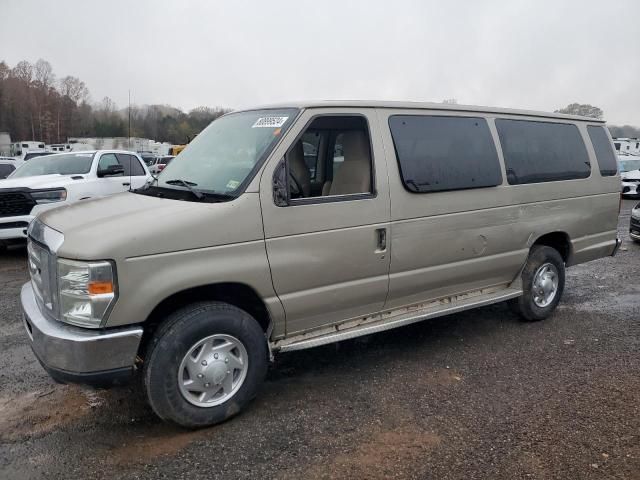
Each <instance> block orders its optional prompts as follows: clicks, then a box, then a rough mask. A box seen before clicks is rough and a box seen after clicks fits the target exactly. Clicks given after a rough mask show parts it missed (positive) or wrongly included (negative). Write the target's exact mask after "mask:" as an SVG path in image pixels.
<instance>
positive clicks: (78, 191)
mask: <svg viewBox="0 0 640 480" xmlns="http://www.w3.org/2000/svg"><path fill="white" fill-rule="evenodd" d="M152 178H153V177H151V175H150V174H149V170H147V167H146V165H145V164H144V162H143V161H142V160H141V159H140V157H139V156H138V155H137V154H136V153H133V152H126V151H120V150H93V151H86V152H72V153H60V154H54V155H47V156H43V157H37V158H33V159H31V160H29V161H28V162H24V163H23V164H22V165H21V166H20V167H19V168H18V169H17V170H15V171H14V172H13V173H12V174H11V175H10V176H9V178H7V179H4V180H0V246H3V245H4V244H7V243H9V241H10V240H15V239H23V238H26V229H27V226H28V225H29V222H31V220H32V219H33V218H34V217H35V216H37V215H38V214H39V213H41V212H43V211H45V210H49V209H51V208H55V207H58V206H61V205H67V204H69V203H71V202H76V201H78V200H85V199H89V198H96V197H104V196H107V195H112V194H115V193H120V192H124V191H127V190H130V189H131V190H132V189H136V188H140V187H143V186H144V185H145V184H146V183H147V181H150V180H151V179H152Z"/></svg>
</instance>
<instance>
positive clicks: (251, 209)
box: [39, 192, 264, 261]
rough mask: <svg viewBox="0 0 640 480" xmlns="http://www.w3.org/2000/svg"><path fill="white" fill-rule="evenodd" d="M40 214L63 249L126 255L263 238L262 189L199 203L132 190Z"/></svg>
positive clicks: (68, 253)
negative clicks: (226, 199) (59, 238)
mask: <svg viewBox="0 0 640 480" xmlns="http://www.w3.org/2000/svg"><path fill="white" fill-rule="evenodd" d="M39 219H40V220H41V221H42V222H43V223H44V224H46V225H48V226H50V227H51V228H53V229H54V230H57V231H59V232H60V233H62V234H63V235H64V242H63V244H62V246H61V247H60V249H59V250H58V255H59V256H61V257H65V258H71V259H78V260H101V259H112V260H116V261H118V260H125V259H128V258H132V257H140V256H145V255H154V254H159V253H169V252H175V251H179V250H190V249H195V248H206V247H214V246H219V245H227V244H231V243H237V242H246V241H253V240H261V239H263V238H264V235H263V230H262V217H261V215H260V202H259V198H258V194H257V193H245V194H243V195H241V196H240V197H238V198H236V199H234V200H233V201H229V202H220V203H200V202H188V201H181V200H171V199H167V198H157V197H152V196H147V195H141V194H136V193H131V192H125V193H120V194H116V195H112V196H109V197H103V198H96V199H90V200H81V201H79V202H75V203H71V204H69V205H66V206H62V207H59V208H55V209H52V210H49V211H46V212H44V213H42V214H41V215H40V216H39Z"/></svg>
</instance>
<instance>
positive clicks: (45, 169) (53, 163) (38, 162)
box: [11, 153, 93, 178]
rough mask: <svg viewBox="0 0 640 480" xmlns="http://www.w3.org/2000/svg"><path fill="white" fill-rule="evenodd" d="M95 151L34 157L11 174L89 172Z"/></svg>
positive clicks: (32, 174)
mask: <svg viewBox="0 0 640 480" xmlns="http://www.w3.org/2000/svg"><path fill="white" fill-rule="evenodd" d="M92 161H93V153H61V154H58V155H47V156H44V157H36V158H32V159H31V160H29V161H28V162H26V163H24V164H23V165H22V166H21V167H20V168H18V169H16V171H15V172H13V173H12V174H11V178H20V177H33V176H35V175H53V174H58V175H79V174H84V173H89V170H91V162H92Z"/></svg>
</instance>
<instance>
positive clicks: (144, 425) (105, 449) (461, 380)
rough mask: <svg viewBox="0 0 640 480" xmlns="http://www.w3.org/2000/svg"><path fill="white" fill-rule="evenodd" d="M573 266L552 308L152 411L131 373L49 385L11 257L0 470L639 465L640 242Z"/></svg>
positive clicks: (348, 350) (617, 470)
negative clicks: (238, 400)
mask: <svg viewBox="0 0 640 480" xmlns="http://www.w3.org/2000/svg"><path fill="white" fill-rule="evenodd" d="M634 204H635V202H632V201H625V202H624V203H623V209H622V212H621V215H620V223H619V231H620V235H621V237H622V238H623V239H624V241H625V243H624V245H623V248H622V250H621V251H620V252H619V253H618V256H616V257H615V258H605V259H601V260H598V261H595V262H592V263H588V264H585V265H580V266H577V267H573V268H570V269H569V270H568V273H567V284H566V289H565V293H564V297H563V300H562V302H561V303H560V306H559V308H558V310H557V311H556V313H555V314H554V315H553V316H552V318H550V319H548V320H546V321H543V322H538V323H523V322H520V321H519V320H518V319H517V318H516V316H515V315H514V314H512V313H511V312H510V311H509V309H508V308H507V307H506V305H504V304H501V305H494V306H491V307H486V308H482V309H478V310H472V311H468V312H464V313H460V314H456V315H451V316H449V317H444V318H440V319H436V320H431V321H425V322H422V323H419V324H416V325H412V326H410V327H406V328H401V329H396V330H392V331H390V332H384V333H380V334H376V335H372V336H369V337H364V338H361V339H356V340H352V341H346V342H343V343H340V344H337V345H328V346H324V347H319V348H315V349H311V350H307V351H301V352H294V353H289V354H283V355H280V356H278V357H276V362H275V364H274V365H273V366H272V367H271V369H270V372H269V374H268V378H267V381H266V383H265V385H264V388H263V389H262V392H261V394H260V395H259V396H258V398H257V399H256V400H255V401H254V402H253V403H252V404H251V405H250V407H249V408H248V410H247V411H246V412H244V413H243V414H241V415H240V416H238V417H236V418H235V419H233V420H231V421H229V422H227V423H225V424H222V425H219V426H216V427H212V428H209V429H205V430H200V431H185V430H182V429H179V428H177V427H174V426H171V425H168V424H164V423H162V422H161V421H160V420H158V419H157V418H156V417H155V416H154V415H153V414H152V412H151V410H150V408H149V407H148V406H147V405H146V403H145V400H144V397H143V396H142V395H141V394H140V393H139V389H138V388H137V385H135V384H134V385H131V386H129V387H121V388H118V389H112V390H107V391H105V390H93V389H90V388H84V387H78V386H73V385H71V386H65V385H58V384H55V383H54V382H53V381H52V380H50V379H49V377H48V376H47V375H46V373H45V372H44V370H42V368H41V367H40V365H39V364H38V363H37V361H36V360H35V358H34V356H33V354H32V353H31V350H30V347H29V345H28V339H27V335H26V333H25V331H24V328H23V326H22V322H21V319H20V310H19V302H18V293H19V289H20V287H21V285H22V284H23V283H24V282H25V281H27V277H28V275H27V271H26V259H25V252H24V249H14V250H10V251H9V252H5V253H1V254H0V478H2V479H14V478H15V479H23V478H25V479H26V478H48V479H54V478H86V479H91V478H109V479H118V478H141V479H147V478H149V479H155V478H189V479H198V478H207V479H217V478H225V479H229V478H281V479H300V478H354V479H361V478H423V479H428V478H433V479H475V478H478V479H480V478H482V479H488V478H491V479H516V478H531V479H550V478H563V479H567V478H570V479H573V478H575V479H578V478H580V479H589V478H594V479H595V478H598V479H600V478H606V479H609V478H617V479H622V478H627V479H640V282H639V281H638V279H639V278H640V245H637V244H634V243H632V242H630V240H629V236H628V225H629V214H630V210H631V207H632V206H633V205H634Z"/></svg>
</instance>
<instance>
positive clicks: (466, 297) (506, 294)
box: [271, 288, 522, 352]
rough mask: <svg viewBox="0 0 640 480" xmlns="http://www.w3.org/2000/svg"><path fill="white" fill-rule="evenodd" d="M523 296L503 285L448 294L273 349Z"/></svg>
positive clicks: (312, 343)
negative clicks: (431, 300) (448, 295)
mask: <svg viewBox="0 0 640 480" xmlns="http://www.w3.org/2000/svg"><path fill="white" fill-rule="evenodd" d="M520 295H522V290H520V289H515V288H500V289H498V290H496V289H495V288H493V289H485V290H479V291H476V292H472V293H466V294H462V295H456V296H452V297H445V298H442V299H440V300H436V301H433V302H428V303H424V304H420V305H415V306H412V307H405V308H400V309H397V310H391V311H388V312H385V313H380V314H376V315H370V316H368V317H363V318H359V319H356V320H351V321H348V322H345V323H342V324H340V325H334V326H331V327H326V328H322V329H319V330H316V331H313V332H307V333H304V334H301V335H295V336H292V337H290V338H284V339H282V340H278V341H276V342H273V343H272V345H271V348H272V349H273V351H279V352H289V351H293V350H303V349H305V348H313V347H319V346H320V345H326V344H328V343H333V342H339V341H342V340H348V339H350V338H355V337H360V336H362V335H369V334H371V333H377V332H384V331H385V330H391V329H392V328H397V327H402V326H404V325H410V324H412V323H416V322H421V321H422V320H427V319H429V318H436V317H441V316H443V315H449V314H451V313H457V312H461V311H463V310H469V309H471V308H476V307H484V306H485V305H491V304H493V303H499V302H503V301H505V300H510V299H512V298H516V297H519V296H520Z"/></svg>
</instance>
